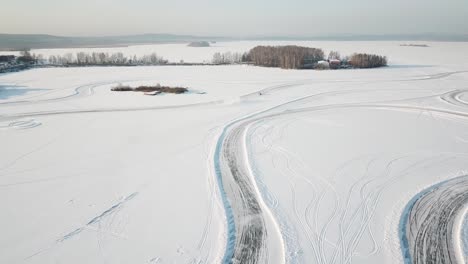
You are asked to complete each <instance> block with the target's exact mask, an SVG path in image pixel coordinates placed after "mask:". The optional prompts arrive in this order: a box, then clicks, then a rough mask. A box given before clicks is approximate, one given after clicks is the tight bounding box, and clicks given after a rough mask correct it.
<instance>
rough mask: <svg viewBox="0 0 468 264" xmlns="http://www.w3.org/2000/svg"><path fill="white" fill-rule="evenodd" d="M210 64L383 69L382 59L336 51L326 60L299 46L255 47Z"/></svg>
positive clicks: (319, 52)
mask: <svg viewBox="0 0 468 264" xmlns="http://www.w3.org/2000/svg"><path fill="white" fill-rule="evenodd" d="M212 63H213V64H239V63H245V64H253V65H256V66H263V67H279V68H283V69H348V68H376V67H382V66H386V65H387V58H386V57H384V56H379V55H373V54H364V53H355V54H352V55H351V56H346V57H343V58H342V57H341V55H340V53H339V52H337V51H331V52H330V53H329V54H328V57H325V53H324V51H323V50H322V49H318V48H309V47H300V46H293V45H290V46H257V47H255V48H253V49H251V50H250V51H249V52H246V53H238V52H234V53H232V52H225V53H219V52H217V53H215V54H214V56H213V59H212Z"/></svg>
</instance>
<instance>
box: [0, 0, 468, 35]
mask: <svg viewBox="0 0 468 264" xmlns="http://www.w3.org/2000/svg"><path fill="white" fill-rule="evenodd" d="M0 7H1V8H0V10H1V15H0V33H17V34H23V33H44V34H54V35H65V36H72V35H79V36H86V35H89V36H100V35H125V34H142V33H174V34H193V35H213V36H214V35H218V36H233V37H235V36H259V35H270V36H271V35H282V36H317V35H327V34H328V35H336V34H414V33H457V34H467V33H468V19H467V18H468V0H288V1H286V0H282V1H280V0H229V1H228V0H167V1H166V0H73V1H71V0H0Z"/></svg>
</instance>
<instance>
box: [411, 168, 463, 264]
mask: <svg viewBox="0 0 468 264" xmlns="http://www.w3.org/2000/svg"><path fill="white" fill-rule="evenodd" d="M467 204H468V177H467V176H464V177H460V178H455V179H452V180H448V181H446V182H443V183H440V184H437V185H436V186H434V187H431V188H429V189H428V190H426V191H424V192H423V193H421V194H420V195H418V197H416V198H415V201H414V203H412V204H410V205H409V209H408V211H409V212H408V213H407V215H406V214H405V217H407V218H406V219H403V221H405V222H406V223H405V229H406V230H403V231H404V232H405V235H406V238H405V241H404V243H408V249H407V252H406V254H408V255H409V256H408V259H407V260H408V261H407V262H408V263H415V264H419V263H437V264H439V263H440V264H442V263H447V264H448V263H465V262H464V257H463V249H462V248H461V242H460V241H459V239H460V232H461V230H462V228H461V227H460V225H461V223H462V221H460V219H459V217H457V215H460V214H463V213H464V212H465V211H466V207H467Z"/></svg>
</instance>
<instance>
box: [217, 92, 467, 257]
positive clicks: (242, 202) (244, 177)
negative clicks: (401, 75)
mask: <svg viewBox="0 0 468 264" xmlns="http://www.w3.org/2000/svg"><path fill="white" fill-rule="evenodd" d="M307 98H310V96H306V97H303V98H300V99H297V100H293V101H290V102H287V103H284V104H281V105H278V106H276V107H273V108H270V109H267V110H265V111H262V112H259V113H256V114H253V115H251V116H248V117H246V118H243V119H240V120H238V121H236V122H233V123H231V124H230V125H228V126H227V127H226V128H225V130H224V132H223V134H222V136H221V137H220V139H219V141H218V145H219V148H218V149H217V152H216V154H215V166H217V173H218V177H219V178H220V179H221V180H220V182H221V183H222V191H223V193H224V195H226V196H227V198H226V200H225V206H226V211H228V213H227V215H228V225H229V228H228V229H229V230H230V236H229V237H228V246H227V250H226V255H225V258H224V263H273V262H275V261H276V262H280V263H281V262H284V260H283V259H281V260H279V259H274V258H271V254H270V253H271V252H270V251H272V250H277V248H274V249H272V248H269V245H272V244H275V243H276V245H278V246H281V247H283V248H282V250H284V244H283V241H282V238H281V237H280V236H279V237H276V238H275V237H274V236H271V234H274V233H275V232H277V231H278V230H275V229H276V228H278V227H277V225H276V222H275V220H274V219H273V217H272V216H271V213H270V211H269V209H268V207H267V206H266V205H264V203H263V201H262V198H261V194H260V192H259V191H258V189H257V188H256V182H255V179H254V176H253V175H252V173H251V171H249V168H248V160H247V157H246V156H247V155H246V154H245V152H246V150H245V148H246V147H245V138H244V137H245V133H246V131H247V130H248V128H249V127H250V125H252V124H254V123H255V122H259V121H262V120H265V119H270V118H276V117H281V116H289V115H293V114H297V113H304V112H316V111H326V110H332V109H353V108H364V109H382V110H389V111H405V112H421V111H427V112H431V113H434V114H440V115H450V116H457V117H460V118H468V114H466V113H463V112H457V111H450V110H445V109H439V108H427V107H418V106H408V105H398V104H389V103H388V102H379V103H371V102H369V103H361V104H360V103H354V104H331V105H322V106H313V107H304V108H296V109H294V108H289V109H288V108H286V109H285V110H282V111H278V112H276V113H275V112H272V111H273V110H277V109H279V108H280V107H282V106H287V105H290V104H293V103H296V102H299V101H301V100H303V99H307ZM216 157H217V158H216ZM216 164H217V165H216ZM466 191H467V193H468V184H467V190H466ZM467 199H468V195H467ZM226 203H227V205H226ZM374 206H375V205H374ZM371 216H372V214H370V217H371ZM447 220H450V218H447ZM368 221H370V219H369V220H368ZM275 239H277V240H278V241H274V240H275ZM356 243H357V242H356V241H354V244H353V245H355V244H356ZM351 253H352V251H351ZM345 259H346V263H348V262H350V256H347V257H345ZM425 260H426V259H425ZM420 263H427V262H420ZM435 263H443V262H435Z"/></svg>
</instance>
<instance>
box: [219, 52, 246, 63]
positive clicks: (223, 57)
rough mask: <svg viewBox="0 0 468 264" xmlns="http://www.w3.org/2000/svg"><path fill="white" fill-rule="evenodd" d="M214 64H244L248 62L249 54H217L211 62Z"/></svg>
mask: <svg viewBox="0 0 468 264" xmlns="http://www.w3.org/2000/svg"><path fill="white" fill-rule="evenodd" d="M211 62H212V63H213V64H239V63H242V62H248V59H247V53H239V52H230V51H228V52H224V53H220V52H216V53H215V54H213V59H212V60H211Z"/></svg>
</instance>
